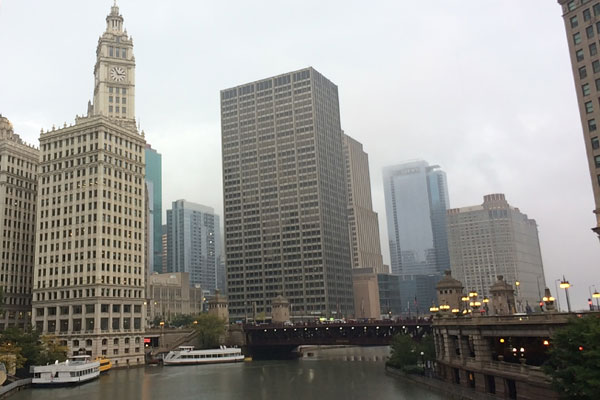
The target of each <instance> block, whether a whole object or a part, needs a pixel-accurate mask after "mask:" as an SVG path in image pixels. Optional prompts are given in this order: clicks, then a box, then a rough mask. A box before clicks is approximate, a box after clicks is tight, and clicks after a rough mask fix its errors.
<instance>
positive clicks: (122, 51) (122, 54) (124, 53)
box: [121, 49, 127, 58]
mask: <svg viewBox="0 0 600 400" xmlns="http://www.w3.org/2000/svg"><path fill="white" fill-rule="evenodd" d="M121 58H127V49H121Z"/></svg>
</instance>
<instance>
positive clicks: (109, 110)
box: [108, 93, 589, 112]
mask: <svg viewBox="0 0 600 400" xmlns="http://www.w3.org/2000/svg"><path fill="white" fill-rule="evenodd" d="M588 94H589V93H588ZM108 112H113V107H112V106H108Z"/></svg>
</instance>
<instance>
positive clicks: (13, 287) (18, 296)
mask: <svg viewBox="0 0 600 400" xmlns="http://www.w3.org/2000/svg"><path fill="white" fill-rule="evenodd" d="M38 164H39V150H38V149H37V148H35V147H33V146H31V145H28V144H27V143H25V142H24V141H23V140H22V139H21V138H20V137H19V135H17V134H16V133H15V132H14V130H13V127H12V124H11V123H10V121H9V120H8V119H7V118H5V117H3V116H2V115H0V226H2V250H1V253H0V289H1V290H2V297H3V299H2V300H3V304H2V310H0V331H3V330H4V329H6V328H11V327H18V328H24V327H25V326H28V325H30V323H31V296H32V292H31V290H32V287H33V266H34V251H35V249H34V247H35V217H36V206H37V204H36V199H37V174H38Z"/></svg>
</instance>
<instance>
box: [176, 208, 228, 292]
mask: <svg viewBox="0 0 600 400" xmlns="http://www.w3.org/2000/svg"><path fill="white" fill-rule="evenodd" d="M220 232H221V228H220V222H219V216H218V215H216V214H215V210H213V209H212V208H211V207H206V206H203V205H201V204H196V203H191V202H189V201H185V200H177V201H174V202H173V205H172V209H171V210H167V256H168V259H167V269H168V271H169V272H189V273H190V285H196V284H199V285H200V286H201V287H202V290H205V291H210V292H211V293H214V291H215V289H216V288H217V268H218V261H219V258H220V255H221V243H220Z"/></svg>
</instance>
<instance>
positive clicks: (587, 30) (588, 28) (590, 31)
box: [585, 25, 594, 39]
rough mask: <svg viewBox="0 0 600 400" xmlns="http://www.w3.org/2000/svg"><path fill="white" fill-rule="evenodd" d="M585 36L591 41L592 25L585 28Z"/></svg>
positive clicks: (592, 35) (592, 34)
mask: <svg viewBox="0 0 600 400" xmlns="http://www.w3.org/2000/svg"><path fill="white" fill-rule="evenodd" d="M585 36H587V38H588V39H592V38H593V37H594V27H593V26H592V25H590V26H588V27H587V28H585Z"/></svg>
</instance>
